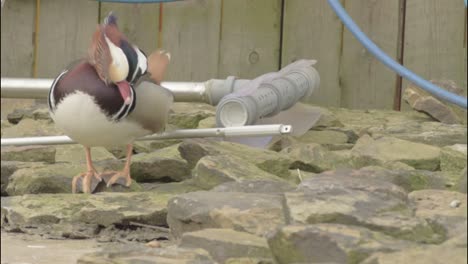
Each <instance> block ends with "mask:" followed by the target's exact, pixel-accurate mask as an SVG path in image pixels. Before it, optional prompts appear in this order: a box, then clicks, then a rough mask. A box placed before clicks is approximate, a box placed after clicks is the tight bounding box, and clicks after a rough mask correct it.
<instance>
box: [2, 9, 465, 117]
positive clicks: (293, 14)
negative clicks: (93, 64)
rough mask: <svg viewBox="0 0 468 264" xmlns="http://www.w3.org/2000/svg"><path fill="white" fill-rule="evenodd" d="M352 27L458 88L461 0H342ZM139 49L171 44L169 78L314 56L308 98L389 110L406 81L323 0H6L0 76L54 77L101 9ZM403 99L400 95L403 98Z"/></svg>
mask: <svg viewBox="0 0 468 264" xmlns="http://www.w3.org/2000/svg"><path fill="white" fill-rule="evenodd" d="M342 3H343V4H344V6H345V8H346V10H347V11H348V12H349V14H350V15H351V17H352V18H353V19H354V20H355V21H356V23H357V24H358V25H359V26H360V27H361V28H362V30H363V31H364V32H365V33H366V34H368V36H369V37H370V38H371V39H373V40H374V41H375V42H376V43H377V45H379V46H380V47H381V48H382V49H383V50H384V51H385V52H387V53H388V54H389V55H390V56H391V57H393V58H394V59H396V60H398V61H401V62H403V64H404V65H405V66H407V67H408V68H410V69H411V70H413V71H414V72H416V73H418V74H420V75H421V76H423V77H424V78H426V79H451V80H454V81H455V82H456V83H457V84H458V85H459V86H461V87H464V88H465V89H466V8H464V5H463V1H462V0H342ZM110 10H113V11H115V12H116V14H117V15H118V18H119V27H120V28H121V29H122V30H123V32H124V33H125V34H126V35H127V36H128V37H129V39H130V40H132V41H134V42H135V43H136V44H137V45H138V46H140V47H141V48H142V49H143V50H144V51H146V52H147V53H149V52H151V51H152V50H154V49H156V48H164V49H166V50H169V51H170V52H171V53H172V58H173V60H172V65H171V66H170V72H169V74H168V76H167V79H168V80H172V81H204V80H208V79H211V78H225V77H226V76H229V75H236V76H238V77H241V78H253V77H256V76H258V75H260V74H263V73H265V72H270V71H276V70H278V69H279V68H281V67H282V66H284V65H287V64H288V63H290V62H292V61H294V60H297V59H301V58H311V59H317V60H318V64H317V69H318V71H319V73H320V76H321V87H320V89H319V90H318V91H316V92H315V93H314V96H313V99H312V100H311V102H312V103H315V104H319V105H325V106H341V107H348V108H380V109H392V108H393V107H394V105H396V104H395V92H396V90H397V89H399V88H400V87H403V88H404V87H405V86H406V85H407V82H406V81H404V80H403V82H401V80H399V78H398V76H397V75H396V74H395V73H393V72H392V71H391V70H389V69H387V68H386V67H385V66H383V65H382V64H381V63H380V62H379V61H377V60H376V59H375V58H374V57H373V56H372V55H371V54H369V53H368V52H367V51H366V50H365V49H364V48H363V47H362V46H361V44H360V43H359V42H358V41H357V40H356V39H354V37H353V36H352V35H351V34H350V32H349V31H348V30H346V29H345V28H344V27H343V25H342V24H341V22H340V20H339V19H338V18H337V17H336V16H335V14H334V13H333V11H332V10H331V8H330V7H329V6H328V4H327V2H326V0H188V1H181V2H175V3H167V4H115V3H102V4H100V3H98V2H96V1H91V0H80V1H78V0H6V3H5V6H4V9H3V10H2V15H1V22H2V25H1V64H2V65H1V66H2V67H1V76H2V77H47V78H51V77H55V76H56V75H57V73H59V72H60V70H61V69H62V68H63V67H65V66H66V65H67V64H68V63H69V62H71V61H72V60H74V59H77V58H79V57H82V56H84V55H85V54H86V50H87V46H88V43H89V41H90V38H91V35H92V33H93V31H94V30H95V28H96V24H97V23H98V22H99V21H101V19H102V18H103V17H104V16H105V15H106V14H107V13H108V12H109V11H110ZM403 105H404V104H402V106H403Z"/></svg>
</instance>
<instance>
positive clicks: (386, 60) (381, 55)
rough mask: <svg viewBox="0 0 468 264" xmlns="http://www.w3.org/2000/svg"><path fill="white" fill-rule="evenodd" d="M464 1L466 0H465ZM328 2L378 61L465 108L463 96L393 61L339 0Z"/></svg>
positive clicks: (438, 95)
mask: <svg viewBox="0 0 468 264" xmlns="http://www.w3.org/2000/svg"><path fill="white" fill-rule="evenodd" d="M465 2H466V0H465ZM328 4H329V5H330V6H331V8H332V9H333V11H335V13H336V15H337V16H338V17H339V18H340V20H341V21H342V22H343V24H344V25H345V26H346V27H347V28H348V30H349V31H351V33H352V34H353V35H354V37H356V38H357V40H359V42H361V44H362V45H363V46H364V47H365V48H366V49H367V50H368V51H369V52H370V53H372V54H373V55H374V56H375V57H376V58H377V59H378V60H379V61H380V62H382V63H383V64H385V66H387V67H389V68H390V69H392V70H393V71H395V72H396V73H398V74H399V75H401V76H402V77H404V78H406V79H408V80H410V81H411V82H413V83H414V84H416V85H417V86H419V87H421V88H423V89H424V90H426V91H428V92H430V93H432V94H434V95H435V96H437V97H439V98H441V99H444V100H446V101H448V102H450V103H453V104H456V105H458V106H460V107H463V108H465V109H466V108H467V100H466V98H465V97H463V96H459V95H456V94H454V93H451V92H449V91H447V90H444V89H442V88H440V87H438V86H437V85H434V84H433V83H431V82H429V81H427V80H424V79H423V78H421V77H419V76H418V75H417V74H415V73H413V72H412V71H410V70H408V69H407V68H405V67H403V66H402V65H400V64H399V63H398V62H396V61H394V60H393V59H392V58H390V57H389V56H388V55H387V54H386V53H385V52H383V51H382V50H381V49H380V48H379V47H378V46H377V45H375V43H374V42H372V41H371V40H370V39H369V38H368V37H367V36H366V35H365V34H364V33H363V32H362V31H361V29H360V28H359V27H358V25H356V23H354V21H353V20H352V19H351V17H350V16H349V15H348V14H347V13H346V11H345V10H344V8H343V7H342V6H341V4H340V1H339V0H328Z"/></svg>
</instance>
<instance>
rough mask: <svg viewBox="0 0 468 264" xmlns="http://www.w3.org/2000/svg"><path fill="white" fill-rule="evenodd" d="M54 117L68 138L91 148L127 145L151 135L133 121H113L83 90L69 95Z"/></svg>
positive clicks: (59, 105) (60, 104) (53, 114)
mask: <svg viewBox="0 0 468 264" xmlns="http://www.w3.org/2000/svg"><path fill="white" fill-rule="evenodd" d="M51 116H52V118H53V120H54V121H55V123H56V125H57V126H58V127H59V128H60V129H62V130H63V131H64V132H65V134H66V135H68V136H69V137H70V138H72V139H73V140H75V141H76V142H78V143H80V144H83V145H85V146H89V147H95V146H104V147H109V146H119V145H125V144H128V143H131V142H133V140H135V139H136V138H138V137H142V136H145V135H148V134H150V133H151V132H150V131H149V130H146V129H144V128H143V127H142V126H140V125H139V124H138V123H136V122H132V121H130V120H126V119H123V120H121V121H118V122H116V121H111V120H110V119H109V118H108V117H107V116H106V114H105V113H104V112H103V111H102V110H101V108H100V107H99V106H98V105H97V104H96V102H95V100H94V99H93V97H92V96H90V95H88V94H86V93H83V92H80V91H77V92H75V93H73V94H70V95H68V96H66V97H65V98H64V99H63V100H62V101H61V102H60V103H59V104H58V105H57V107H56V109H55V111H54V113H51Z"/></svg>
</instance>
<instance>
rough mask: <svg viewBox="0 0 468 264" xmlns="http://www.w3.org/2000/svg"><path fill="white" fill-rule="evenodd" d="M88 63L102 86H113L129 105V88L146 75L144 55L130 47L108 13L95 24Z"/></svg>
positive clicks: (113, 16)
mask: <svg viewBox="0 0 468 264" xmlns="http://www.w3.org/2000/svg"><path fill="white" fill-rule="evenodd" d="M88 53H89V63H90V64H91V65H93V66H94V68H95V69H96V72H97V74H98V75H99V78H100V79H101V80H102V81H104V82H105V83H106V84H111V83H113V84H115V85H117V87H118V89H119V92H120V94H121V95H122V98H123V100H124V101H125V103H126V104H129V103H130V102H131V99H132V98H131V92H130V89H131V87H130V85H131V84H133V83H135V82H136V81H137V80H138V79H139V78H140V77H141V75H143V74H145V73H146V70H147V67H148V66H147V59H146V56H145V55H144V53H143V52H142V51H141V50H140V49H139V48H138V47H137V46H135V45H133V44H131V43H130V42H129V41H128V39H127V38H126V37H125V35H124V34H123V33H122V32H120V31H119V29H118V27H117V17H116V16H115V15H114V14H113V13H112V12H111V13H109V15H108V16H107V17H106V18H105V19H104V22H103V23H102V24H100V25H98V27H97V29H96V31H95V32H94V35H93V38H92V41H91V46H90V48H89V51H88Z"/></svg>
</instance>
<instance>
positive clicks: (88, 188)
mask: <svg viewBox="0 0 468 264" xmlns="http://www.w3.org/2000/svg"><path fill="white" fill-rule="evenodd" d="M85 152H86V167H87V171H86V172H84V173H81V174H80V175H77V176H75V177H74V178H73V181H72V192H73V193H77V192H80V191H81V192H84V193H92V192H94V190H95V189H96V187H97V185H98V184H99V183H100V182H101V180H102V179H101V177H100V176H99V174H98V172H97V171H96V169H95V168H94V166H93V161H92V159H91V148H89V147H85Z"/></svg>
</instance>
